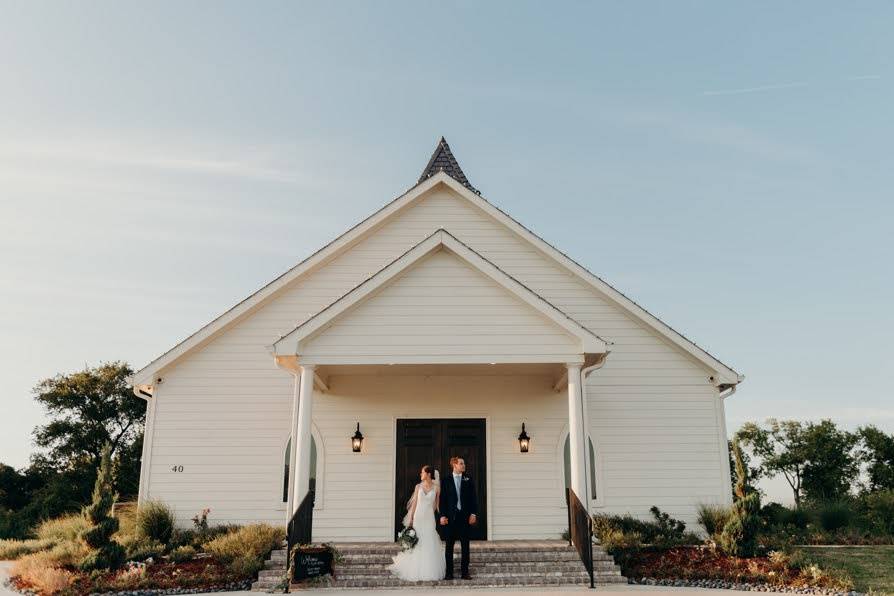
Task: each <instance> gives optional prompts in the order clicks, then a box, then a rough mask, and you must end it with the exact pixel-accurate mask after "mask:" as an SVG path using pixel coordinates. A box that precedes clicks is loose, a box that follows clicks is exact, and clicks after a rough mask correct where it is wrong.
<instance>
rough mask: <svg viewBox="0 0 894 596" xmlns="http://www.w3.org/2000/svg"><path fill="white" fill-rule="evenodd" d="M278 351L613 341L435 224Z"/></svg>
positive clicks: (444, 355) (368, 359)
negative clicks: (577, 319)
mask: <svg viewBox="0 0 894 596" xmlns="http://www.w3.org/2000/svg"><path fill="white" fill-rule="evenodd" d="M273 351H274V354H275V355H276V356H277V357H289V356H297V357H298V362H299V363H304V364H421V363H446V362H450V363H491V362H493V363H496V362H500V363H506V362H583V358H584V354H585V353H587V354H603V353H605V352H606V342H605V341H603V340H602V339H601V338H599V337H598V336H596V335H594V334H593V333H592V332H591V331H589V330H588V329H586V328H585V327H583V325H581V324H579V323H577V322H576V321H574V320H573V319H572V318H571V317H569V316H568V315H566V314H565V313H563V312H562V311H561V310H559V309H558V308H556V307H555V306H554V305H552V304H550V303H549V302H547V301H546V300H545V299H543V298H542V297H540V296H538V295H537V294H535V293H534V292H533V291H531V290H530V289H528V288H527V287H526V286H524V285H523V284H521V283H520V282H518V281H517V280H515V279H514V278H512V277H511V276H509V275H508V274H506V273H505V272H503V271H502V270H500V269H499V268H498V267H496V266H495V265H493V264H492V263H490V262H489V261H487V260H486V259H484V257H482V256H481V255H479V254H478V253H476V252H475V251H474V250H473V249H472V248H471V247H468V246H466V245H465V244H463V243H462V242H460V241H459V240H457V239H456V238H455V237H453V236H452V235H451V234H449V233H448V232H447V231H445V230H438V231H436V232H435V233H434V234H432V235H431V236H429V237H428V238H427V239H425V240H424V241H422V242H420V243H419V244H417V245H416V246H415V247H413V248H412V249H410V250H409V251H408V252H407V253H405V254H404V255H402V256H401V257H399V258H398V259H396V260H395V261H393V262H392V263H391V264H389V265H388V266H386V267H385V268H383V269H382V270H381V271H379V272H378V273H376V274H375V275H374V276H372V277H371V278H370V279H368V280H366V281H365V282H363V283H362V284H360V285H358V286H357V287H355V288H354V289H353V290H351V291H350V292H348V293H347V294H345V295H344V296H342V297H341V298H339V299H338V300H336V301H335V302H334V303H332V304H331V305H329V306H328V307H326V308H324V309H323V310H322V311H320V312H319V313H317V314H316V315H314V316H313V317H311V318H310V319H308V320H307V321H305V322H304V323H302V324H301V325H299V326H298V327H296V328H295V329H294V330H293V331H291V332H290V333H288V334H287V335H285V336H283V337H282V338H280V339H279V340H277V341H276V342H275V344H274V346H273Z"/></svg>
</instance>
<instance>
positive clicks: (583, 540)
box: [565, 488, 596, 588]
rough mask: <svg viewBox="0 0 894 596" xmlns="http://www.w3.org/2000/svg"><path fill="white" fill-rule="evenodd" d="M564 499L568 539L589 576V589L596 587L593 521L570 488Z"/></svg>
mask: <svg viewBox="0 0 894 596" xmlns="http://www.w3.org/2000/svg"><path fill="white" fill-rule="evenodd" d="M565 490H566V493H565V499H566V502H567V503H568V539H569V541H570V543H571V544H572V545H574V548H575V549H576V550H577V554H578V555H579V556H580V560H581V562H582V563H583V564H584V567H586V568H587V573H589V574H590V587H591V588H594V587H596V583H595V581H594V579H593V525H592V524H593V520H592V519H590V514H589V513H588V512H587V509H586V508H585V507H584V506H583V504H582V503H581V502H580V499H578V498H577V495H576V494H574V491H573V490H572V489H571V488H567V489H565Z"/></svg>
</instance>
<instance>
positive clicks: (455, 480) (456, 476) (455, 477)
mask: <svg viewBox="0 0 894 596" xmlns="http://www.w3.org/2000/svg"><path fill="white" fill-rule="evenodd" d="M462 479H463V477H462V474H454V475H453V484H455V485H456V509H457V510H458V511H462V502H461V501H460V499H459V495H460V490H459V483H460V481H462Z"/></svg>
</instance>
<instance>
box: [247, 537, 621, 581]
mask: <svg viewBox="0 0 894 596" xmlns="http://www.w3.org/2000/svg"><path fill="white" fill-rule="evenodd" d="M333 546H334V547H335V548H337V549H338V551H339V552H340V553H341V555H342V557H343V560H342V562H341V563H338V564H336V565H335V576H334V577H327V578H323V579H322V580H318V581H316V582H304V583H302V584H292V586H291V589H292V590H293V591H294V590H306V589H326V588H339V589H343V588H367V589H369V588H399V587H403V586H407V587H417V588H418V587H431V588H451V587H456V588H469V587H499V586H559V585H579V586H586V585H589V576H588V574H587V572H586V570H585V569H584V566H583V563H581V562H580V558H579V557H578V555H577V551H575V550H574V549H573V548H572V547H570V546H568V543H567V542H565V541H561V540H499V541H489V542H477V541H476V542H472V544H471V550H472V554H471V559H472V561H471V568H470V570H469V571H470V574H471V576H472V579H471V580H461V579H459V575H460V570H459V567H460V562H459V558H460V553H459V545H458V544H457V545H456V548H455V556H454V576H455V577H456V579H454V580H452V581H438V582H407V581H403V580H399V579H397V578H395V577H393V576H392V575H391V573H390V572H389V571H388V570H387V569H386V568H385V567H386V566H387V565H388V564H390V563H391V557H392V556H394V555H396V554H397V553H398V552H399V550H400V547H399V546H398V545H397V544H394V543H369V542H365V543H359V542H351V543H348V542H342V543H333ZM268 565H269V566H268V568H266V569H265V570H264V571H261V573H260V576H259V578H258V582H256V583H255V585H254V586H253V588H252V589H256V590H269V589H272V588H273V587H275V586H276V585H277V584H279V583H280V582H281V581H282V577H283V575H284V573H285V550H282V551H274V553H273V555H271V560H270V561H268ZM277 565H279V566H277ZM593 565H594V571H595V579H596V583H599V584H614V583H627V580H626V579H625V578H624V577H623V576H622V575H621V571H620V569H619V568H618V566H617V565H615V562H614V560H613V559H612V558H611V557H610V556H609V555H607V554H606V553H605V551H603V550H602V549H601V548H600V547H599V546H597V545H594V546H593Z"/></svg>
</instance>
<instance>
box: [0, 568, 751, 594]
mask: <svg viewBox="0 0 894 596" xmlns="http://www.w3.org/2000/svg"><path fill="white" fill-rule="evenodd" d="M11 566H12V562H11V561H0V596H21V594H19V593H18V592H14V591H12V590H10V589H9V588H7V587H6V585H5V581H6V578H7V574H8V572H9V568H10V567H11ZM360 592H368V593H372V594H374V595H375V596H423V595H426V594H431V593H432V592H436V593H439V594H443V595H444V596H513V595H516V594H517V595H520V596H529V595H531V594H556V593H559V592H579V593H587V592H589V593H591V594H593V593H598V594H599V595H600V596H635V593H636V592H647V594H640V596H685V595H687V594H692V595H695V596H732V595H733V594H744V593H745V592H737V591H735V590H706V589H702V588H666V587H662V586H631V585H619V586H618V585H615V586H597V587H596V589H595V590H590V589H588V588H586V587H583V586H580V587H577V586H574V587H559V586H556V587H548V586H546V587H543V588H504V589H496V588H477V589H469V590H462V589H458V588H445V589H444V590H432V589H431V588H427V589H419V590H408V589H403V590H359V589H354V590H301V591H295V592H293V594H302V593H307V594H326V595H332V596H357V594H358V593H360ZM216 593H217V594H222V595H226V596H261V595H262V594H263V592H216Z"/></svg>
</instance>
